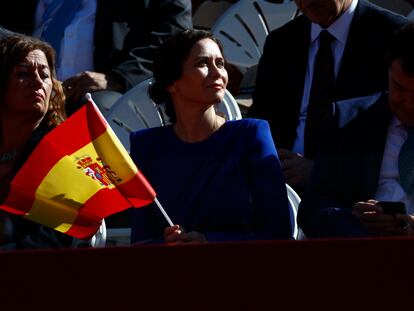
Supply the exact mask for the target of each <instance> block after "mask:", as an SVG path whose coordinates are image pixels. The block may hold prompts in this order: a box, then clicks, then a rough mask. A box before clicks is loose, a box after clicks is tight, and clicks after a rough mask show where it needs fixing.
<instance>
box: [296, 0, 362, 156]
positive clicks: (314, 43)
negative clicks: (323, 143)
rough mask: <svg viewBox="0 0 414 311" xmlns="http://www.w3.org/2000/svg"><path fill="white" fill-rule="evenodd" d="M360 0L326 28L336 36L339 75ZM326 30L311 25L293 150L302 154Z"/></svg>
mask: <svg viewBox="0 0 414 311" xmlns="http://www.w3.org/2000/svg"><path fill="white" fill-rule="evenodd" d="M357 4H358V0H353V1H352V3H351V5H350V6H349V8H348V9H347V10H346V11H345V12H344V13H343V14H342V15H341V16H340V17H339V18H338V19H337V20H336V21H335V22H334V23H332V25H330V26H329V27H328V28H327V29H326V30H327V31H329V33H330V34H331V35H332V36H334V37H335V40H334V41H333V42H332V53H333V57H334V62H335V63H334V74H335V78H336V77H337V75H338V71H339V67H340V65H341V60H342V55H343V53H344V49H345V44H346V40H347V38H348V33H349V29H350V27H351V23H352V18H353V17H354V13H355V8H356V6H357ZM322 30H324V29H323V28H322V27H321V26H320V25H318V24H315V23H312V26H311V43H310V46H309V53H308V63H307V67H306V73H305V84H304V87H303V96H302V104H301V108H300V113H299V122H298V126H297V128H296V139H295V141H294V143H293V148H292V150H293V151H294V152H298V153H300V154H304V149H305V144H304V137H305V123H306V115H307V110H308V103H309V95H310V89H311V85H312V77H313V68H314V64H315V58H316V53H317V51H318V48H319V34H320V33H321V31H322Z"/></svg>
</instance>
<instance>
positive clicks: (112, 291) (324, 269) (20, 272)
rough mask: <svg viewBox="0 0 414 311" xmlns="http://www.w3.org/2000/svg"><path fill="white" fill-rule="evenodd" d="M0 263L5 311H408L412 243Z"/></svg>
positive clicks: (184, 250)
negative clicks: (53, 310) (61, 310)
mask: <svg viewBox="0 0 414 311" xmlns="http://www.w3.org/2000/svg"><path fill="white" fill-rule="evenodd" d="M0 262H1V267H2V268H1V274H0V280H1V284H2V285H1V293H2V294H1V295H0V296H1V299H0V306H1V309H2V310H10V309H11V307H12V306H14V309H19V310H20V309H22V307H30V308H31V309H32V310H33V309H38V308H42V309H46V310H49V309H64V310H68V309H72V310H73V309H76V310H86V309H90V308H93V310H99V309H101V310H130V309H133V310H147V309H148V310H160V309H161V308H163V309H164V310H387V309H388V310H403V308H404V310H411V301H410V300H411V299H410V297H411V294H412V292H413V286H412V284H413V277H412V273H411V270H412V265H413V263H414V239H410V238H400V239H358V240H313V241H310V240H309V241H276V242H259V243H219V244H207V245H179V246H168V245H167V246H137V247H125V248H124V247H122V248H106V249H74V250H56V251H20V252H5V253H0ZM6 307H9V308H8V309H7V308H6ZM143 307H146V308H147V309H143Z"/></svg>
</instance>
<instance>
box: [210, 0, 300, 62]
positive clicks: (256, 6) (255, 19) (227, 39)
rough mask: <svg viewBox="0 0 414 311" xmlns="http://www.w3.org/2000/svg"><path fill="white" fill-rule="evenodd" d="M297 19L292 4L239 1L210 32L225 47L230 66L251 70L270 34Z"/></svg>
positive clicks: (286, 1) (286, 2)
mask: <svg viewBox="0 0 414 311" xmlns="http://www.w3.org/2000/svg"><path fill="white" fill-rule="evenodd" d="M296 15H297V7H296V5H295V3H294V1H293V0H281V1H280V3H271V2H270V1H265V0H240V1H238V2H237V3H235V4H233V5H232V6H231V7H230V8H228V9H227V10H226V11H225V12H224V13H223V14H222V15H221V16H220V18H219V19H218V20H217V21H216V23H215V24H214V25H213V27H212V28H211V32H212V33H213V34H214V35H215V36H216V37H217V38H218V39H220V41H221V42H222V43H223V45H224V55H225V57H226V59H227V60H228V62H230V63H232V64H233V65H236V66H239V67H242V68H249V67H252V66H254V65H256V64H257V63H258V62H259V58H260V56H261V55H262V52H263V46H264V43H265V39H266V36H267V35H268V34H269V32H270V31H272V30H273V29H276V28H278V27H280V26H282V25H284V24H285V23H287V22H288V21H290V20H291V19H292V18H294V17H295V16H296Z"/></svg>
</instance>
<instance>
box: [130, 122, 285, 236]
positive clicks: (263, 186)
mask: <svg viewBox="0 0 414 311" xmlns="http://www.w3.org/2000/svg"><path fill="white" fill-rule="evenodd" d="M130 140H131V157H132V159H133V160H134V162H135V163H136V164H137V166H138V168H139V169H140V170H141V171H142V172H143V174H144V175H145V176H146V177H147V179H148V181H149V182H150V183H151V185H152V186H153V188H154V189H155V191H156V192H157V198H158V200H159V201H160V203H161V204H162V206H163V207H164V209H165V210H166V212H167V214H168V215H169V216H170V218H171V220H172V222H173V223H174V224H179V225H181V226H183V227H184V228H185V230H186V231H187V232H189V231H193V230H194V231H198V232H201V233H203V234H204V235H205V236H206V239H207V240H208V241H240V240H268V239H289V238H291V237H292V228H291V222H290V214H289V205H288V199H287V193H286V187H285V182H284V177H283V174H282V170H281V167H280V163H279V159H278V156H277V152H276V149H275V146H274V144H273V140H272V137H271V134H270V130H269V125H268V123H267V122H266V121H264V120H256V119H243V120H237V121H227V122H226V123H225V124H224V125H223V126H222V127H221V128H220V129H219V130H218V131H216V132H215V133H214V134H213V135H211V136H210V137H209V138H207V139H206V140H204V141H202V142H197V143H186V142H183V141H182V140H180V139H179V138H178V137H177V136H176V135H175V132H174V129H173V127H172V126H166V127H158V128H151V129H145V130H140V131H137V132H135V133H132V134H131V137H130ZM167 226H168V223H167V221H166V220H165V218H164V217H163V216H162V214H161V212H160V211H159V210H158V208H157V207H156V205H155V204H151V205H149V206H146V207H142V208H138V209H133V212H132V222H131V227H132V234H131V242H132V243H135V242H138V241H143V240H147V241H148V240H149V241H152V242H157V241H158V242H162V241H163V232H164V229H165V228H166V227H167Z"/></svg>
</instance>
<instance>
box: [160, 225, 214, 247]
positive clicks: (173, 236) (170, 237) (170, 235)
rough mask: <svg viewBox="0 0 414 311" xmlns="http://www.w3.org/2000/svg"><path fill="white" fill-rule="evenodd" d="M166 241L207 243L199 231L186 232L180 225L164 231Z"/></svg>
mask: <svg viewBox="0 0 414 311" xmlns="http://www.w3.org/2000/svg"><path fill="white" fill-rule="evenodd" d="M164 240H165V242H166V243H176V244H179V243H204V242H207V240H206V238H205V236H204V234H202V233H200V232H197V231H190V232H185V230H184V228H183V227H181V226H179V225H174V226H172V227H167V228H165V230H164Z"/></svg>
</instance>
